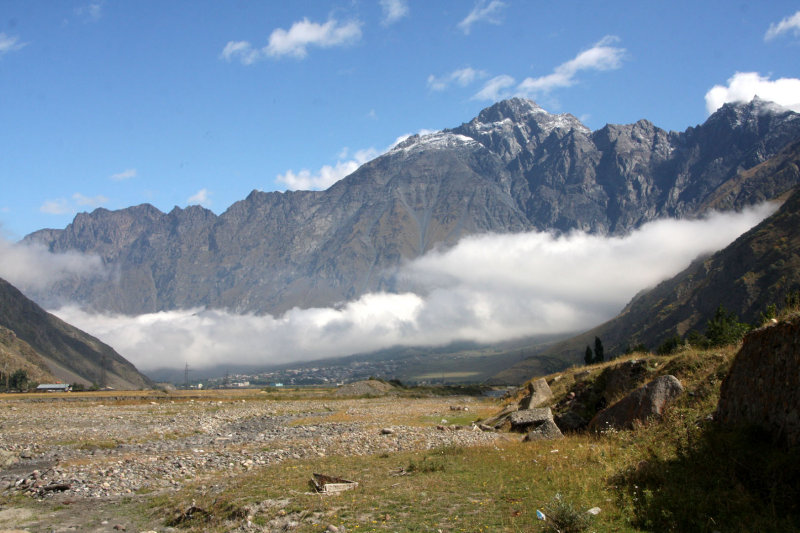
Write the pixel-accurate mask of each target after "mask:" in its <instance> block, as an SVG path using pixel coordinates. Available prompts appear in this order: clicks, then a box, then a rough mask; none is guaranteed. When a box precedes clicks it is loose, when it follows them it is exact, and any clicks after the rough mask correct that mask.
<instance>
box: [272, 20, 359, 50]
mask: <svg viewBox="0 0 800 533" xmlns="http://www.w3.org/2000/svg"><path fill="white" fill-rule="evenodd" d="M359 39H361V22H359V21H356V20H353V21H350V22H347V23H344V24H340V23H339V22H337V21H335V20H333V19H330V20H328V21H327V22H325V23H324V24H318V23H316V22H311V21H309V20H308V19H307V18H304V19H303V20H301V21H299V22H295V23H294V24H292V27H291V28H289V31H286V30H284V29H282V28H278V29H276V30H274V31H273V32H272V34H271V35H270V36H269V44H268V45H267V46H266V48H265V49H264V50H265V52H266V53H267V54H268V55H270V56H274V57H280V56H286V55H288V56H293V57H296V58H298V59H302V58H304V57H306V55H308V50H307V47H309V46H312V45H313V46H319V47H320V48H329V47H331V46H340V45H346V44H352V43H354V42H357V41H358V40H359Z"/></svg>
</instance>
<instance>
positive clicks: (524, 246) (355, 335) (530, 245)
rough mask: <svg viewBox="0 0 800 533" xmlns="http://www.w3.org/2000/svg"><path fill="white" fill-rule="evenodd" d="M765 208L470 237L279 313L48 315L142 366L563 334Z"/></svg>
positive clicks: (605, 314)
mask: <svg viewBox="0 0 800 533" xmlns="http://www.w3.org/2000/svg"><path fill="white" fill-rule="evenodd" d="M772 210H774V207H768V206H761V207H759V208H757V209H753V210H749V211H746V212H745V213H739V214H736V213H730V214H721V215H720V214H718V215H713V216H711V217H709V218H708V219H705V220H694V221H676V220H662V221H657V222H653V223H650V224H647V225H645V226H644V227H642V228H641V229H640V230H638V231H635V232H633V233H632V234H630V235H628V236H626V237H612V238H607V237H602V236H598V235H587V234H585V233H580V232H575V233H572V234H569V235H565V236H561V237H554V236H553V235H550V234H546V233H526V234H513V235H482V236H475V237H470V238H466V239H464V240H462V241H461V242H460V243H459V244H458V245H457V246H455V247H454V248H452V249H450V250H447V251H444V252H434V253H429V254H427V255H426V256H424V257H422V258H420V259H419V260H416V261H412V262H410V263H409V264H407V265H406V266H405V267H403V268H402V269H401V271H400V278H401V279H402V280H404V281H405V283H406V284H407V286H408V287H412V286H413V287H414V288H415V290H414V292H411V291H408V292H404V293H402V294H385V293H376V294H367V295H364V296H362V297H361V298H359V299H358V300H356V301H352V302H348V303H346V304H344V305H340V306H337V307H336V308H317V309H296V308H295V309H292V310H291V311H289V312H287V313H286V314H284V315H283V316H281V317H272V316H256V315H235V314H232V313H228V312H225V311H209V310H200V309H192V310H182V311H169V312H162V313H154V314H148V315H142V316H139V317H125V316H99V315H94V314H90V313H87V312H85V311H81V310H79V309H77V308H75V307H67V308H62V309H60V310H58V311H56V314H58V315H59V317H61V318H62V319H64V320H67V321H68V322H70V323H72V324H75V325H76V326H78V327H80V328H81V329H84V330H86V331H88V332H90V333H91V334H93V335H95V336H97V337H99V338H100V339H102V340H103V341H105V342H107V343H108V344H110V345H111V346H113V347H114V348H115V349H117V350H118V351H119V352H120V353H121V354H122V355H124V356H125V357H127V358H129V359H130V360H131V362H133V363H134V364H135V365H136V366H137V367H139V368H140V369H143V370H148V369H155V368H158V367H164V366H167V367H169V366H171V367H174V368H179V367H182V366H183V364H184V363H185V362H186V361H188V363H189V365H190V366H193V367H195V368H202V367H207V366H211V365H215V364H219V363H220V362H223V361H224V362H225V363H228V364H255V365H258V364H263V365H267V364H276V363H285V362H290V361H301V360H310V359H318V358H323V357H335V356H340V355H348V354H352V353H359V352H366V351H372V350H378V349H382V348H387V347H391V346H396V345H406V346H416V345H440V344H446V343H449V342H453V341H458V340H469V341H475V342H497V341H501V340H507V339H510V338H513V337H520V336H526V335H536V334H541V333H567V332H570V331H577V330H582V329H586V328H589V327H592V326H595V325H597V324H599V323H601V322H603V321H605V320H608V319H609V318H611V317H613V316H614V315H616V314H617V313H618V312H619V310H620V309H621V308H622V307H623V306H624V305H625V304H626V303H627V302H628V301H629V300H630V299H631V298H632V297H633V296H634V295H635V294H636V293H637V292H639V291H640V290H642V289H645V288H647V287H650V286H653V285H655V284H656V283H658V282H660V281H661V280H663V279H665V278H667V277H669V276H672V275H674V274H675V273H677V272H679V271H680V270H682V269H683V268H685V267H686V266H687V265H688V264H689V262H690V261H691V260H692V259H693V258H694V257H696V256H697V255H698V254H701V253H707V252H711V251H714V250H717V249H720V248H722V247H724V246H726V245H727V244H729V243H730V242H732V241H733V240H734V239H735V238H736V237H737V236H738V235H740V234H741V233H743V232H744V231H747V230H748V229H749V228H750V227H752V226H753V225H755V224H756V223H757V222H758V221H760V220H761V219H763V218H764V217H765V216H767V215H768V214H769V213H770V212H771V211H772ZM620 272H625V273H626V275H625V276H620V275H619V273H620Z"/></svg>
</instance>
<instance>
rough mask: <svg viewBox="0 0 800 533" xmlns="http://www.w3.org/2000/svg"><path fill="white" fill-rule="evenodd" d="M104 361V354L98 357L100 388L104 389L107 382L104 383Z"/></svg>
mask: <svg viewBox="0 0 800 533" xmlns="http://www.w3.org/2000/svg"><path fill="white" fill-rule="evenodd" d="M106 361H107V359H106V354H103V356H102V357H101V358H100V390H103V389H105V388H106V386H107V385H108V383H106V381H107V379H106Z"/></svg>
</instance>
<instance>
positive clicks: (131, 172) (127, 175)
mask: <svg viewBox="0 0 800 533" xmlns="http://www.w3.org/2000/svg"><path fill="white" fill-rule="evenodd" d="M135 177H136V169H135V168H127V169H125V170H123V171H122V172H118V173H116V174H112V175H111V179H112V180H114V181H124V180H129V179H131V178H135Z"/></svg>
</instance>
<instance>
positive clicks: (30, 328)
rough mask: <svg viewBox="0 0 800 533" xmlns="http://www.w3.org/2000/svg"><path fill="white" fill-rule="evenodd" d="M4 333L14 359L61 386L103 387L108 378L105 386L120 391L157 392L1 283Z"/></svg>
mask: <svg viewBox="0 0 800 533" xmlns="http://www.w3.org/2000/svg"><path fill="white" fill-rule="evenodd" d="M0 332H6V333H5V335H3V337H4V338H7V340H8V342H3V344H4V345H5V346H7V347H9V348H13V349H14V352H15V355H18V356H20V357H24V358H25V359H26V360H27V361H28V362H29V363H30V364H32V365H34V366H36V367H39V368H40V369H42V370H44V369H45V368H46V370H47V371H49V373H50V374H52V375H54V376H56V377H57V378H58V379H60V380H62V381H65V382H68V383H72V382H81V383H84V384H87V385H88V384H92V383H97V384H103V380H104V378H105V385H108V386H111V387H113V388H117V389H141V388H151V387H152V386H153V383H152V382H151V381H150V380H149V379H148V378H147V377H145V376H144V375H142V374H140V373H139V372H138V371H137V370H136V368H135V367H134V366H133V365H132V364H131V363H130V362H128V361H127V360H125V359H124V358H123V357H122V356H121V355H119V354H118V353H117V352H115V351H114V350H113V349H112V348H111V347H110V346H108V345H106V344H103V343H102V342H100V341H99V340H97V339H96V338H94V337H92V336H91V335H88V334H87V333H84V332H83V331H81V330H79V329H77V328H75V327H73V326H70V325H69V324H67V323H66V322H64V321H62V320H60V319H58V318H57V317H55V316H53V315H51V314H50V313H48V312H46V311H45V310H44V309H42V308H41V307H39V306H38V305H36V304H35V303H34V302H32V301H31V300H29V299H28V298H26V297H25V296H24V295H23V294H22V293H21V292H20V291H19V290H17V289H16V288H15V287H14V286H12V285H11V284H10V283H8V282H7V281H5V280H3V279H0ZM18 340H22V341H24V345H22V346H20V344H19V343H16V345H15V344H14V341H18ZM26 347H27V348H26ZM29 348H30V349H32V350H28V349H29ZM31 351H32V352H33V353H31ZM43 365H44V368H42V366H43ZM32 377H33V376H32ZM44 377H49V375H45V376H44Z"/></svg>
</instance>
